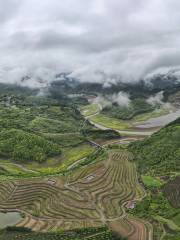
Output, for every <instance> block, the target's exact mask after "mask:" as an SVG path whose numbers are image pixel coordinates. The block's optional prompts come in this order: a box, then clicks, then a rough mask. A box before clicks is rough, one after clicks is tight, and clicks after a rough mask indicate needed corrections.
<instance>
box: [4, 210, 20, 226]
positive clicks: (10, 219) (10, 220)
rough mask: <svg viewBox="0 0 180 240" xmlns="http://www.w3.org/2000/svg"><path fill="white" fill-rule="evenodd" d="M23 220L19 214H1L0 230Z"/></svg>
mask: <svg viewBox="0 0 180 240" xmlns="http://www.w3.org/2000/svg"><path fill="white" fill-rule="evenodd" d="M21 219H22V217H21V215H20V213H18V212H9V213H1V212H0V229H3V228H5V227H7V226H13V225H15V224H17V223H18V222H20V221H21Z"/></svg>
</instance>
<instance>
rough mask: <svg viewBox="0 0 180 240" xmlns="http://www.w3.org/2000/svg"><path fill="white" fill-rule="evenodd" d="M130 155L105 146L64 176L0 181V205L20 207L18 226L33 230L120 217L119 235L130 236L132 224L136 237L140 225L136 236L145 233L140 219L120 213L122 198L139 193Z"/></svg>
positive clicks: (145, 235) (95, 223) (136, 196)
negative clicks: (105, 152)
mask: <svg viewBox="0 0 180 240" xmlns="http://www.w3.org/2000/svg"><path fill="white" fill-rule="evenodd" d="M131 158H132V155H131V154H130V153H128V152H127V151H117V152H109V158H108V159H107V160H106V161H104V162H100V163H96V164H92V165H91V166H88V167H84V168H83V169H81V171H79V170H77V172H75V173H73V174H72V175H71V176H69V177H68V178H67V179H66V180H63V179H62V178H61V177H54V178H51V179H47V178H45V179H31V180H18V181H14V182H11V181H7V182H1V183H0V210H3V211H20V212H22V213H24V214H25V218H24V219H23V221H22V222H20V223H19V224H18V226H24V227H29V228H31V229H33V230H35V231H51V230H52V231H53V230H57V229H65V230H69V229H74V228H82V227H83V228H84V227H97V226H102V225H104V224H106V225H109V224H110V225H111V224H112V223H115V222H116V221H121V222H122V223H121V227H122V228H123V229H124V231H125V235H127V236H131V234H130V233H131V232H132V231H135V230H136V233H135V234H136V235H137V236H138V237H139V234H141V232H142V231H141V229H142V227H140V226H141V225H142V226H144V228H143V229H144V230H143V232H144V233H143V234H141V235H142V237H141V238H137V239H142V240H144V239H145V240H146V239H150V238H149V237H148V230H147V228H146V227H145V224H143V223H142V222H141V223H140V222H138V221H135V220H134V219H127V216H126V213H125V208H124V205H125V204H126V203H127V202H128V201H131V200H135V199H136V200H139V199H141V198H142V197H143V196H144V191H143V189H142V188H141V186H140V185H139V183H138V178H137V174H136V168H135V165H134V164H133V163H132V162H131V161H130V160H131ZM112 226H113V225H112ZM123 226H124V227H123ZM133 228H134V229H135V230H132V229H133ZM138 229H140V230H138ZM126 233H127V234H126ZM131 239H136V238H129V240H131Z"/></svg>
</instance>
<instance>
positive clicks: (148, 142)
mask: <svg viewBox="0 0 180 240" xmlns="http://www.w3.org/2000/svg"><path fill="white" fill-rule="evenodd" d="M130 150H131V151H132V152H133V153H134V155H135V160H136V161H137V163H138V166H139V169H140V171H141V172H143V173H147V172H151V173H154V174H169V173H171V172H178V171H180V161H179V160H180V118H179V119H177V120H176V121H175V122H173V123H171V124H169V125H168V126H166V127H164V128H163V129H161V130H160V131H159V132H157V133H154V134H153V135H152V136H151V137H149V138H146V139H145V140H143V141H138V142H134V143H132V144H131V145H130Z"/></svg>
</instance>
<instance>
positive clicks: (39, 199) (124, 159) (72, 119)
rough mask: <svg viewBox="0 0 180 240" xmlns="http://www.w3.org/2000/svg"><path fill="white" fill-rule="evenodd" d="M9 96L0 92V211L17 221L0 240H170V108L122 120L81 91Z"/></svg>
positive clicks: (176, 225) (175, 133)
mask: <svg viewBox="0 0 180 240" xmlns="http://www.w3.org/2000/svg"><path fill="white" fill-rule="evenodd" d="M13 91H14V92H13V94H12V93H10V92H8V93H7V95H3V94H2V95H1V105H0V112H1V117H0V122H1V136H0V211H1V212H2V213H3V214H4V213H6V212H7V214H11V213H14V212H16V213H17V214H20V216H21V218H22V219H21V220H19V221H18V222H17V223H15V227H7V228H5V229H3V230H1V231H0V239H1V236H2V237H3V238H5V237H7V239H10V240H11V239H13V240H14V239H23V238H24V237H25V236H26V237H27V239H41V237H43V239H46V237H47V239H51V238H52V239H72V240H73V239H74V240H75V239H92V240H96V239H97V240H99V239H111V240H113V239H127V240H139V239H141V240H159V239H164V240H169V239H170V240H171V239H172V240H178V236H179V232H180V222H179V214H180V212H179V209H178V207H177V205H176V204H178V201H179V185H178V181H179V180H178V179H179V178H178V176H179V171H180V169H179V157H180V155H179V148H180V146H179V136H180V135H179V118H178V115H179V110H178V108H177V104H176V106H175V105H174V104H172V105H171V106H170V107H169V106H168V107H164V106H159V105H157V107H156V108H154V107H153V109H149V110H148V111H147V109H145V112H143V111H142V109H141V112H140V113H138V114H137V115H135V116H132V117H130V118H129V116H128V118H129V119H124V117H123V118H122V117H120V118H119V117H115V116H113V114H112V117H111V115H110V112H108V114H104V111H103V107H102V105H101V104H100V103H98V104H96V103H92V102H90V103H88V102H87V101H86V99H87V98H88V99H89V95H88V94H87V95H84V97H82V95H80V96H78V97H77V96H76V97H75V99H74V98H72V97H71V98H70V99H68V98H66V97H64V96H63V98H62V96H61V95H58V96H57V95H56V96H55V97H54V96H53V94H52V95H51V96H48V97H46V96H45V97H38V96H36V93H32V92H30V91H29V90H28V89H27V93H26V95H25V96H24V95H23V94H22V93H20V94H19V93H18V94H17V92H16V90H13ZM96 98H97V99H98V97H97V96H96V97H93V101H96ZM171 99H172V96H171ZM175 99H176V102H177V98H175ZM144 101H145V100H141V101H140V103H141V104H142V102H144ZM137 102H138V101H137ZM22 103H23V104H22ZM143 104H144V103H143ZM145 106H146V107H147V105H146V104H145ZM139 107H140V108H141V105H140V106H139ZM115 108H116V111H125V110H122V109H121V108H120V110H119V109H118V106H115ZM137 108H138V105H136V109H137ZM108 111H111V110H108ZM113 111H114V110H112V113H113ZM146 111H147V112H146ZM172 111H173V112H172ZM126 113H128V114H129V110H128V111H127V110H126ZM168 116H170V118H168ZM175 118H177V120H176V121H175V122H173V123H170V122H172V121H173V120H175ZM161 119H162V121H161ZM164 119H166V120H167V121H166V122H164ZM154 121H157V122H158V124H157V125H151V124H149V125H148V124H147V123H153V122H154ZM167 124H168V125H167ZM140 125H141V126H140ZM164 125H167V126H165V127H164ZM143 126H145V127H143ZM161 128H162V129H161ZM160 129H161V130H160ZM151 135H152V136H151ZM170 149H171V150H170ZM157 156H158V158H157ZM173 180H174V181H177V184H176V186H175V192H176V194H175V195H173V194H172V195H171V197H169V196H168V195H167V192H168V191H169V186H170V184H171V181H173ZM173 186H174V185H173ZM166 195H167V197H166ZM159 204H161V205H159ZM6 226H7V225H4V227H6ZM43 234H44V235H43ZM8 237H9V238H8ZM13 237H14V238H13ZM28 237H29V238H28ZM3 238H2V239H3Z"/></svg>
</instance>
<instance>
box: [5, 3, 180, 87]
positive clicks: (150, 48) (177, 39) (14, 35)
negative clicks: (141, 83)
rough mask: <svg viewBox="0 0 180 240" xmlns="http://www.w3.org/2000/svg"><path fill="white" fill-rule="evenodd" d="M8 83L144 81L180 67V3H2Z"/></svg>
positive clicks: (6, 80) (6, 77)
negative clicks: (60, 77)
mask: <svg viewBox="0 0 180 240" xmlns="http://www.w3.org/2000/svg"><path fill="white" fill-rule="evenodd" d="M0 31H1V33H0V81H1V82H2V81H3V82H17V81H19V79H21V77H22V76H24V75H31V76H33V78H34V79H35V80H32V81H31V84H35V83H36V78H38V77H40V78H43V79H44V80H46V81H49V80H51V79H53V75H54V74H55V73H57V72H61V71H68V72H72V76H76V77H78V78H80V79H81V80H82V81H109V82H114V81H115V80H116V79H117V78H118V79H121V80H122V81H137V80H138V79H140V78H142V77H145V76H147V75H148V74H150V73H151V72H154V71H155V72H158V71H162V70H164V69H165V70H166V69H169V68H173V67H175V68H176V67H179V66H180V0H89V1H88V0H65V1H62V0H40V1H38V0H0Z"/></svg>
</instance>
